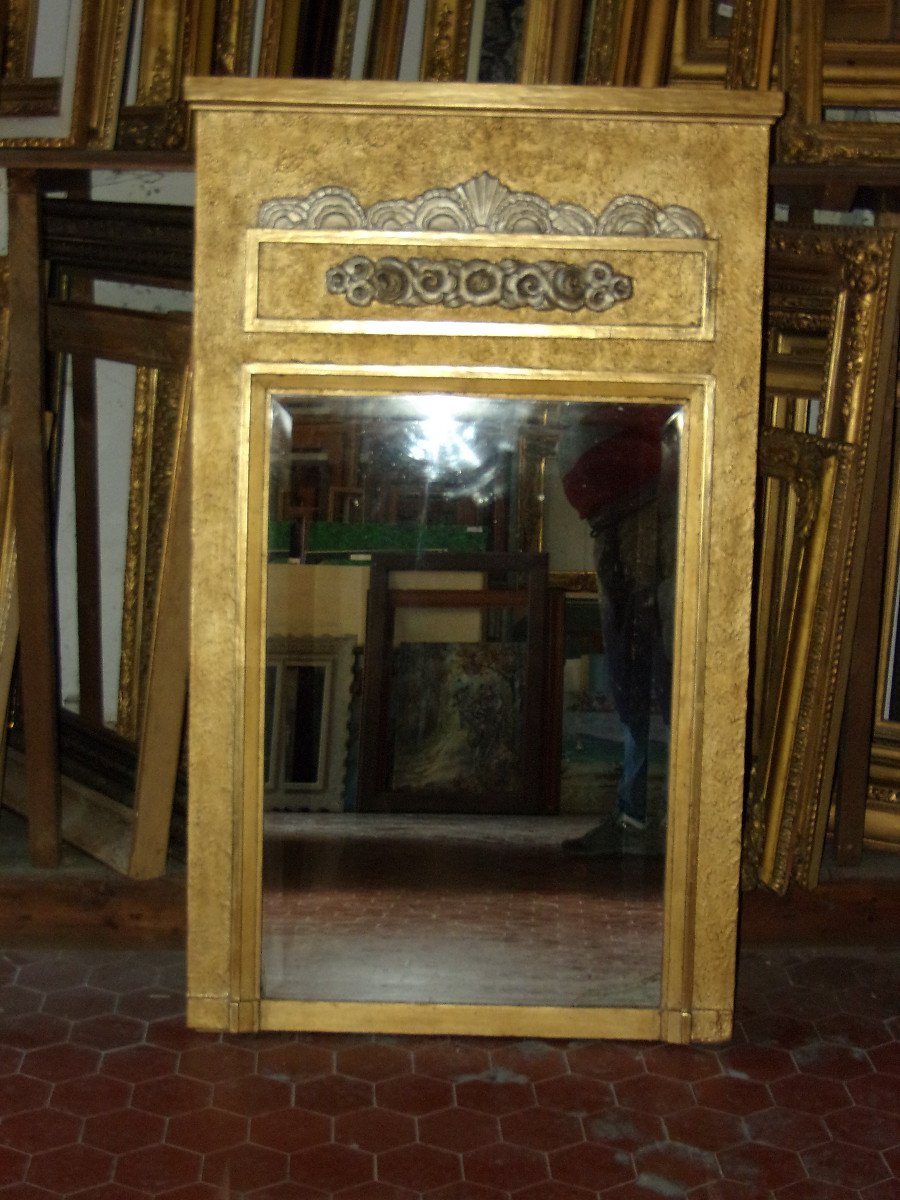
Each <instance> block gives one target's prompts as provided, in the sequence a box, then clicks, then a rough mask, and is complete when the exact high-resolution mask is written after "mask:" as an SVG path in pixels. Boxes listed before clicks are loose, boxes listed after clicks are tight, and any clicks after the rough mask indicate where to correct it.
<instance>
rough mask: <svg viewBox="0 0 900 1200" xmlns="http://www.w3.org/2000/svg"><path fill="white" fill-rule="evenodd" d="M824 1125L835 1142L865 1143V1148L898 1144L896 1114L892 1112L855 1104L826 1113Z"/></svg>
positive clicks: (898, 1117) (899, 1133)
mask: <svg viewBox="0 0 900 1200" xmlns="http://www.w3.org/2000/svg"><path fill="white" fill-rule="evenodd" d="M825 1124H826V1125H827V1126H828V1128H829V1130H830V1131H831V1134H832V1136H833V1137H834V1139H835V1141H839V1142H850V1143H852V1144H853V1145H854V1146H866V1147H868V1149H869V1150H889V1149H890V1148H891V1146H900V1115H897V1114H894V1113H887V1112H879V1111H878V1110H877V1109H874V1108H865V1107H864V1106H862V1105H858V1106H854V1107H853V1108H844V1109H841V1110H840V1112H835V1113H829V1114H828V1116H827V1117H826V1118H825Z"/></svg>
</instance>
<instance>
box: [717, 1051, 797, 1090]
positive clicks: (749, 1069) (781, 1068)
mask: <svg viewBox="0 0 900 1200" xmlns="http://www.w3.org/2000/svg"><path fill="white" fill-rule="evenodd" d="M802 1049H805V1047H803V1048H801V1051H802ZM719 1061H720V1062H721V1064H722V1066H723V1067H724V1069H725V1073H726V1074H727V1075H734V1076H736V1077H737V1078H739V1079H755V1080H757V1081H758V1082H759V1083H769V1082H770V1081H771V1080H773V1079H781V1078H782V1076H784V1075H794V1074H795V1073H796V1071H797V1067H796V1066H795V1064H794V1059H793V1058H792V1057H791V1055H790V1053H789V1052H788V1051H787V1050H782V1049H781V1048H780V1047H778V1046H748V1045H736V1046H729V1047H728V1048H727V1049H726V1050H722V1051H720V1052H719Z"/></svg>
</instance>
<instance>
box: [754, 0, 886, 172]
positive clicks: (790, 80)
mask: <svg viewBox="0 0 900 1200" xmlns="http://www.w3.org/2000/svg"><path fill="white" fill-rule="evenodd" d="M780 78H781V80H782V84H783V87H784V90H785V92H786V93H787V107H786V111H785V117H784V120H783V121H782V122H781V125H780V127H779V131H778V139H777V153H778V158H779V159H780V160H781V161H783V162H788V163H791V162H803V163H826V162H833V163H848V164H853V163H867V162H869V163H871V162H896V161H897V160H898V159H900V124H898V123H897V120H896V113H897V110H898V109H900V67H898V65H897V55H896V43H895V42H891V41H888V42H884V43H865V42H853V43H851V42H837V43H828V42H826V40H825V13H824V10H823V5H822V4H821V3H820V2H819V0H785V31H784V38H783V46H782V53H781V67H780ZM879 110H887V111H885V116H886V117H887V119H886V120H885V121H884V122H881V121H879V120H878V119H877V118H878V113H879ZM890 110H893V115H891V111H890Z"/></svg>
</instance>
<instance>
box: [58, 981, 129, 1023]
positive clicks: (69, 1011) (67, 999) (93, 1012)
mask: <svg viewBox="0 0 900 1200" xmlns="http://www.w3.org/2000/svg"><path fill="white" fill-rule="evenodd" d="M115 1006H116V997H115V996H114V995H113V993H112V992H106V991H101V990H100V989H99V988H92V987H86V986H80V987H73V988H65V989H63V990H62V991H59V992H51V994H50V995H49V996H48V997H47V999H46V1000H45V1001H44V1004H43V1009H42V1011H43V1012H45V1013H50V1014H51V1015H53V1016H57V1017H65V1018H66V1020H68V1021H82V1020H84V1019H85V1018H86V1017H99V1016H102V1015H103V1014H104V1013H111V1012H112V1011H113V1009H114V1008H115Z"/></svg>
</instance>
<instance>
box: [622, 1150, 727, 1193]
mask: <svg viewBox="0 0 900 1200" xmlns="http://www.w3.org/2000/svg"><path fill="white" fill-rule="evenodd" d="M634 1167H635V1170H636V1171H637V1173H638V1178H639V1179H641V1178H643V1179H647V1178H651V1179H654V1180H658V1181H659V1188H660V1191H661V1192H662V1193H663V1195H665V1189H666V1188H669V1189H670V1190H671V1191H675V1190H676V1189H678V1188H681V1189H682V1190H683V1191H688V1190H690V1189H691V1188H696V1187H699V1186H700V1185H701V1184H702V1183H709V1182H710V1180H713V1179H718V1178H719V1164H718V1163H717V1161H716V1156H715V1155H714V1154H711V1153H710V1152H709V1151H708V1150H701V1149H699V1148H698V1147H696V1146H685V1145H681V1144H679V1143H677V1142H665V1143H662V1144H659V1145H656V1146H647V1147H645V1148H644V1149H643V1150H638V1151H637V1152H636V1153H635V1155H634Z"/></svg>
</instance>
